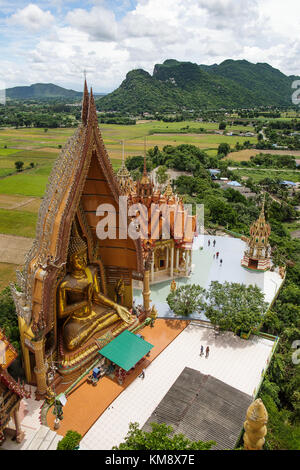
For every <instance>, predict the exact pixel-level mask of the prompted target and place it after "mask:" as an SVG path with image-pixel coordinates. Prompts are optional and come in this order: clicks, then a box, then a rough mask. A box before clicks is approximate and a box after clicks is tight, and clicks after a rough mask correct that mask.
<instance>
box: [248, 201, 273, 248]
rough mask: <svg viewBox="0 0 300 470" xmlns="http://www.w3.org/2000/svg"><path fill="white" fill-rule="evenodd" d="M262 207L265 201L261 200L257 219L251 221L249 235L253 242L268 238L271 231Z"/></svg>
mask: <svg viewBox="0 0 300 470" xmlns="http://www.w3.org/2000/svg"><path fill="white" fill-rule="evenodd" d="M264 209H265V203H264V202H263V205H262V208H261V211H260V215H259V217H258V219H257V220H256V221H255V222H253V224H252V225H251V227H250V235H251V238H252V239H253V241H254V243H259V242H260V240H264V241H266V240H267V239H268V238H269V236H270V233H271V227H270V225H269V224H268V223H267V222H266V219H265V211H264ZM256 240H257V241H256Z"/></svg>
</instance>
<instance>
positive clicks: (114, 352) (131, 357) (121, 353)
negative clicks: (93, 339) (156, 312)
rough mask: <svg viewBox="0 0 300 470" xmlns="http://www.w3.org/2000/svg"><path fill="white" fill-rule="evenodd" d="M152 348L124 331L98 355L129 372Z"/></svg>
mask: <svg viewBox="0 0 300 470" xmlns="http://www.w3.org/2000/svg"><path fill="white" fill-rule="evenodd" d="M152 348H153V344H150V343H148V342H147V341H145V340H144V339H142V338H140V337H139V336H137V335H135V334H134V333H131V332H130V331H128V330H125V331H123V332H122V333H121V334H120V335H119V336H117V337H116V338H115V339H114V340H112V341H111V342H110V343H108V344H107V345H106V346H104V348H102V349H100V350H99V353H100V354H101V355H102V356H104V357H106V358H107V359H109V360H110V361H111V362H113V363H114V364H117V366H119V367H121V368H122V369H124V370H126V371H129V370H130V369H131V368H132V367H134V366H135V364H136V363H137V362H138V361H139V360H140V359H142V357H144V356H145V355H146V354H147V353H148V352H149V351H150V350H151V349H152Z"/></svg>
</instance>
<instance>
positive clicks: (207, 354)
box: [205, 346, 209, 358]
mask: <svg viewBox="0 0 300 470" xmlns="http://www.w3.org/2000/svg"><path fill="white" fill-rule="evenodd" d="M208 356H209V346H207V348H206V350H205V357H206V358H207V357H208Z"/></svg>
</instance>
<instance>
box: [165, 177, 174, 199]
mask: <svg viewBox="0 0 300 470" xmlns="http://www.w3.org/2000/svg"><path fill="white" fill-rule="evenodd" d="M164 195H165V196H166V197H167V198H170V197H172V196H174V194H173V189H172V186H171V183H170V180H169V181H168V184H167V187H166V189H165V192H164Z"/></svg>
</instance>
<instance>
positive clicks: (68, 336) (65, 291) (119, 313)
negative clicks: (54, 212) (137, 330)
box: [58, 224, 132, 351]
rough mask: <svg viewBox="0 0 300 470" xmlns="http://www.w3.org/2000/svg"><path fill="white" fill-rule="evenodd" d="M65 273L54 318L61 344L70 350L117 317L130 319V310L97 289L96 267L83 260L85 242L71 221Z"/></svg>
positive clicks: (85, 247)
mask: <svg viewBox="0 0 300 470" xmlns="http://www.w3.org/2000/svg"><path fill="white" fill-rule="evenodd" d="M67 268H68V269H67V270H68V274H67V275H66V276H65V278H64V279H63V281H62V282H61V284H60V286H59V289H58V318H66V320H65V322H64V324H63V338H64V343H65V346H66V347H67V348H68V349H69V350H71V351H72V350H74V349H76V348H78V347H80V346H81V345H82V344H83V343H85V342H86V341H88V340H89V339H90V338H91V337H92V336H93V335H94V334H95V333H97V332H98V331H101V330H103V329H105V328H107V327H108V326H110V325H112V324H113V323H115V322H117V321H118V320H120V319H122V320H123V321H124V322H126V323H131V322H132V317H131V314H130V312H129V311H128V310H127V309H126V308H125V307H122V306H121V305H118V304H117V303H115V302H113V301H112V300H110V299H109V298H107V297H106V296H105V295H103V294H102V293H101V291H100V285H99V279H98V273H97V267H96V266H93V265H88V264H87V245H86V243H85V242H84V241H83V240H82V238H81V237H80V236H79V234H78V231H77V228H76V225H75V224H74V225H73V228H72V234H71V237H70V244H69V253H68V266H67Z"/></svg>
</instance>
